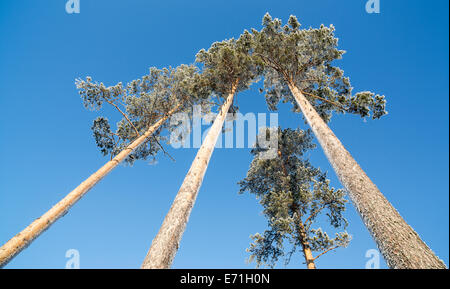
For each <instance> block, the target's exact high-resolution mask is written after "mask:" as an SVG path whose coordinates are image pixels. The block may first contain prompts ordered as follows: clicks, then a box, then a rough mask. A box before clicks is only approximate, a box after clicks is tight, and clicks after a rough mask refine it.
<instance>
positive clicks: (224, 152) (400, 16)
mask: <svg viewBox="0 0 450 289" xmlns="http://www.w3.org/2000/svg"><path fill="white" fill-rule="evenodd" d="M65 2H66V1H65V0H48V1H24V0H20V1H18V0H17V1H12V0H10V1H1V2H0V39H1V40H0V107H1V108H2V113H1V114H0V160H1V161H0V243H1V244H3V243H5V242H6V241H7V240H8V239H9V238H11V237H12V236H14V235H15V234H16V233H18V232H19V231H20V230H22V229H23V228H24V227H25V226H27V225H28V224H29V223H30V222H32V221H33V220H34V219H35V218H37V217H39V216H40V215H42V214H43V213H44V212H45V211H46V210H48V209H49V208H50V207H51V206H53V205H54V204H55V203H56V202H58V201H59V200H60V199H61V198H63V197H64V196H65V195H66V194H67V193H69V192H70V191H71V190H72V189H73V188H75V187H76V186H77V185H78V184H79V183H80V182H81V181H83V180H84V179H85V178H86V177H88V176H89V175H90V174H91V173H92V172H94V171H95V170H97V169H98V168H99V167H100V166H101V165H102V164H103V163H105V162H106V161H107V160H108V159H107V158H105V157H102V156H101V154H100V153H99V152H98V150H97V148H96V145H95V141H94V139H93V137H92V134H91V130H90V126H91V124H92V120H93V119H94V118H96V116H97V113H94V112H89V111H86V110H85V109H84V108H83V106H82V104H81V101H80V98H79V96H78V94H77V91H76V89H75V86H74V79H75V78H77V77H85V76H87V75H90V76H92V77H93V78H94V79H96V80H99V81H103V82H104V83H105V84H107V85H113V84H116V83H117V82H119V81H122V82H127V81H130V80H133V79H135V78H137V77H140V76H142V75H143V74H145V73H147V71H148V68H149V67H150V66H157V67H164V66H169V65H172V66H176V65H179V64H182V63H192V62H193V61H194V55H195V54H196V52H197V51H198V50H200V49H201V48H207V47H209V46H210V44H211V43H212V42H214V41H220V40H223V39H225V38H230V37H236V36H238V35H239V34H240V33H241V32H242V31H243V30H244V29H249V28H252V27H254V28H258V29H259V28H260V24H261V19H262V16H263V15H264V13H265V12H269V13H271V14H272V16H274V17H278V18H281V19H282V20H283V21H287V19H288V17H289V15H290V14H293V15H296V16H297V17H298V18H299V20H300V22H301V23H302V24H303V26H304V27H309V26H313V27H317V26H318V25H320V24H321V23H324V24H325V25H329V24H333V25H334V26H335V27H336V34H337V36H338V37H339V38H340V48H341V49H344V50H346V51H347V54H346V55H344V59H343V60H342V61H340V63H339V64H340V66H341V67H342V68H343V69H344V70H345V72H346V74H347V75H348V76H350V78H351V80H352V84H353V86H354V87H355V90H356V91H361V90H373V91H375V92H377V93H379V94H384V95H386V97H387V100H388V107H387V109H388V111H389V115H388V116H386V117H384V118H383V119H381V120H378V121H371V120H367V121H366V122H365V121H363V120H362V119H360V118H358V117H355V116H350V115H343V116H336V117H334V118H333V119H332V122H331V123H330V126H331V128H332V129H333V130H334V132H335V133H336V135H337V136H338V137H339V138H340V140H341V141H342V142H343V144H344V145H345V147H346V148H347V149H348V150H349V151H350V152H351V153H352V155H353V156H354V157H355V159H356V160H357V161H358V162H359V164H360V165H361V167H362V168H363V169H364V170H365V171H366V173H367V174H368V175H369V176H370V178H371V179H372V180H373V181H374V182H375V183H376V184H377V186H378V187H379V188H380V190H381V191H382V192H383V193H384V195H385V196H386V197H387V198H388V200H389V201H391V203H392V204H393V205H394V206H395V207H396V209H397V210H398V211H399V212H400V213H401V215H402V216H403V217H404V218H405V219H406V221H407V222H408V223H409V224H410V225H411V226H412V227H413V228H414V229H415V230H416V231H417V232H418V233H419V234H420V236H421V237H422V239H423V240H424V241H425V242H426V243H427V244H428V245H429V246H430V247H431V248H432V249H433V250H434V251H435V252H436V253H437V255H438V256H439V257H441V258H442V259H443V260H444V261H445V262H446V264H448V263H449V231H448V230H449V211H448V209H449V205H448V204H449V199H448V196H449V178H448V173H449V172H448V170H449V155H448V151H449V135H448V125H449V113H448V107H449V104H448V96H449V85H448V77H449V75H448V74H449V69H448V68H449V67H448V63H449V59H448V51H449V39H448V20H449V19H448V8H449V7H448V5H449V4H448V1H445V0H440V1H428V2H427V1H406V0H402V1H400V0H397V1H387V0H381V13H380V14H367V13H366V12H365V2H366V1H365V0H352V1H332V0H316V1H300V0H292V1H285V0H278V1H264V0H259V1H232V0H228V1H144V0H140V1H138V0H130V1H112V0H96V1H87V0H81V13H80V14H73V15H69V14H67V13H66V12H65ZM344 3H345V4H344ZM238 103H239V105H240V108H241V112H243V113H247V112H255V113H257V112H266V106H265V101H264V99H263V97H262V96H261V95H260V94H259V93H258V92H257V90H256V87H255V88H253V89H251V90H249V91H246V92H244V93H241V94H239V95H238ZM289 108H290V107H289V106H287V105H285V106H282V107H281V110H280V112H279V113H280V114H279V122H280V125H282V126H283V127H299V126H300V127H301V128H306V127H305V125H304V123H303V121H302V120H301V117H300V116H299V115H296V114H293V113H290V112H289ZM205 128H206V127H204V129H205ZM169 150H170V152H171V154H172V155H173V156H174V157H175V158H176V163H174V162H172V161H171V160H170V159H168V158H166V157H164V156H163V155H160V156H158V164H156V165H150V164H148V163H145V162H138V163H136V164H135V165H134V166H133V167H128V166H120V167H118V168H116V169H115V170H114V171H113V172H112V173H111V174H110V175H108V176H107V177H106V178H105V179H104V180H103V181H102V182H101V183H99V184H98V185H97V186H96V187H94V188H93V189H92V190H91V191H90V192H89V193H88V194H87V195H86V196H85V197H84V198H83V199H82V200H81V201H80V202H79V203H77V204H76V205H75V206H74V207H73V208H72V209H71V210H70V212H69V213H68V214H67V215H66V216H65V217H63V218H62V219H60V220H59V221H58V222H57V223H55V224H54V225H53V226H52V227H51V228H50V229H49V230H48V231H47V232H45V233H44V234H43V235H41V236H40V237H39V238H38V239H37V240H35V242H33V244H32V245H31V246H30V247H29V248H27V249H26V250H24V251H23V252H22V253H21V254H20V255H18V256H17V257H16V258H15V259H14V260H13V261H11V262H10V264H9V265H8V266H7V267H6V268H64V267H65V264H66V262H67V260H68V259H67V258H66V257H65V253H66V251H67V250H69V249H77V250H78V251H79V252H80V265H81V267H82V268H138V267H139V266H140V264H141V262H142V261H143V259H144V257H145V255H146V252H147V250H148V248H149V246H150V244H151V241H152V239H153V237H154V236H155V235H156V233H157V232H158V229H159V226H160V225H161V223H162V220H163V218H164V216H165V215H166V213H167V211H168V209H169V207H170V205H171V203H172V201H173V199H174V197H175V195H176V193H177V191H178V188H179V186H180V185H181V182H182V180H183V178H184V176H185V174H186V172H187V171H188V169H189V166H190V163H191V161H192V160H193V158H194V156H195V153H196V149H179V150H174V149H169ZM250 161H251V156H250V154H249V150H248V149H217V150H216V151H215V152H214V155H213V157H212V160H211V162H210V166H209V168H208V171H207V173H206V176H205V180H204V182H203V186H202V188H201V190H200V193H199V197H198V199H197V203H196V205H195V207H194V209H193V212H192V215H191V218H190V221H189V223H188V226H187V229H186V232H185V234H184V236H183V239H182V242H181V247H180V250H179V252H178V254H177V256H176V257H175V261H174V264H173V267H174V268H253V267H254V264H247V263H246V262H245V259H246V258H247V257H248V255H247V253H246V252H245V248H247V247H248V245H249V242H250V239H249V235H250V234H254V233H256V232H263V231H264V229H265V228H266V220H265V219H264V217H263V216H262V215H261V207H260V206H259V204H258V203H257V201H256V200H255V198H254V196H252V195H248V194H244V195H238V193H237V192H238V186H237V184H236V183H237V182H238V181H239V180H241V179H242V178H243V177H245V174H246V171H247V169H248V166H249V164H250ZM311 161H312V162H313V163H314V164H315V165H316V166H318V167H321V168H322V169H323V170H324V171H328V173H329V177H330V178H331V180H332V184H333V186H335V187H341V185H340V184H339V182H338V180H337V179H336V177H335V175H334V172H333V171H332V169H331V167H330V165H329V164H328V162H327V160H326V158H325V157H324V155H323V152H322V150H321V149H320V148H319V149H317V150H316V151H315V152H313V153H311ZM346 216H347V218H348V219H349V223H350V225H349V227H348V229H347V230H348V232H349V233H350V234H351V235H353V240H352V242H351V244H350V246H349V248H347V249H341V250H339V251H336V252H335V253H331V254H329V255H325V256H323V257H321V258H320V259H319V260H318V262H317V266H318V267H319V268H364V266H365V263H366V262H367V261H368V258H366V257H365V253H366V251H367V250H369V249H372V248H375V244H374V242H373V241H372V239H371V237H370V235H369V233H368V232H367V230H366V229H365V227H364V225H363V224H362V222H361V220H360V218H359V216H358V215H357V214H356V212H355V209H354V207H353V206H352V205H351V204H349V206H348V210H347V212H346ZM283 267H284V265H282V264H280V266H278V268H283ZM303 267H304V265H303V264H302V258H301V255H300V254H296V255H294V257H293V259H292V262H291V264H290V265H289V266H288V268H303ZM382 267H385V264H384V262H383V261H382Z"/></svg>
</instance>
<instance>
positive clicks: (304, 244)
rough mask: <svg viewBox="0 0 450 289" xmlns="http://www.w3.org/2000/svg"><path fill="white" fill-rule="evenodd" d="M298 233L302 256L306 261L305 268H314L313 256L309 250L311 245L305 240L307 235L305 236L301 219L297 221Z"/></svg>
mask: <svg viewBox="0 0 450 289" xmlns="http://www.w3.org/2000/svg"><path fill="white" fill-rule="evenodd" d="M298 233H299V235H300V236H299V237H300V242H301V243H302V249H303V256H304V257H305V261H306V268H308V269H316V264H315V263H314V260H315V258H314V257H313V254H312V252H311V247H310V245H309V242H308V241H307V237H308V236H306V230H305V227H304V226H303V223H302V222H301V221H300V222H299V223H298Z"/></svg>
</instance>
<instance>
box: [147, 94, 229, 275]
mask: <svg viewBox="0 0 450 289" xmlns="http://www.w3.org/2000/svg"><path fill="white" fill-rule="evenodd" d="M234 92H235V87H234V88H233V89H232V92H231V93H230V94H229V95H228V98H227V100H226V101H225V103H224V104H223V105H222V108H221V109H220V112H219V114H218V115H217V117H216V119H215V120H214V123H213V125H212V126H211V128H210V130H209V132H208V134H207V136H206V138H205V140H204V141H203V143H202V146H201V147H200V149H199V150H198V152H197V155H196V157H195V159H194V161H193V162H192V165H191V168H190V169H189V172H188V173H187V175H186V177H185V178H184V181H183V184H182V185H181V187H180V190H179V191H178V194H177V196H176V197H175V200H174V201H173V203H172V207H171V208H170V210H169V212H168V213H167V215H166V218H165V219H164V221H163V224H162V225H161V228H160V229H159V232H158V234H157V235H156V237H155V239H153V241H152V245H151V246H150V249H149V251H148V253H147V256H146V257H145V259H144V262H143V263H142V266H141V268H142V269H168V268H170V266H171V265H172V261H173V258H174V257H175V254H176V252H177V250H178V247H179V243H180V241H181V237H182V236H183V232H184V230H185V228H186V224H187V222H188V220H189V216H190V214H191V211H192V207H193V206H194V203H195V200H196V198H197V195H198V191H199V189H200V186H201V184H202V181H203V177H204V175H205V172H206V169H207V168H208V163H209V160H210V159H211V155H212V153H213V151H214V147H215V145H216V142H217V138H218V136H219V134H220V132H221V131H222V126H223V123H224V121H225V118H226V115H227V112H228V110H229V108H230V106H231V104H232V103H233V97H234Z"/></svg>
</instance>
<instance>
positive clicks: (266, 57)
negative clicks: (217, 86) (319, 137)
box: [251, 13, 387, 121]
mask: <svg viewBox="0 0 450 289" xmlns="http://www.w3.org/2000/svg"><path fill="white" fill-rule="evenodd" d="M262 24H263V28H262V29H261V30H260V31H258V30H255V29H253V30H252V33H251V34H252V50H251V51H252V53H253V55H255V56H257V57H259V58H260V60H261V62H260V63H261V64H262V69H263V71H264V72H263V74H264V90H265V92H266V100H267V104H268V106H269V109H271V110H276V109H277V105H278V103H279V102H280V101H283V102H292V103H293V105H294V111H297V112H299V111H300V110H299V107H298V105H297V103H296V102H295V100H294V98H293V97H292V94H291V92H290V90H289V87H288V84H289V83H291V84H293V85H295V86H297V87H298V88H299V89H300V91H302V93H303V94H304V95H305V96H306V98H307V99H308V100H309V101H310V103H311V104H312V105H313V106H314V107H315V109H316V110H317V112H318V113H319V114H320V115H321V117H322V118H323V119H324V120H325V121H329V120H330V118H331V114H332V112H333V111H336V112H339V113H345V112H347V113H353V114H358V115H360V116H361V117H368V116H371V117H372V118H373V119H377V118H380V117H381V116H383V115H385V114H386V113H387V112H386V110H385V107H386V100H385V97H384V96H381V95H375V93H373V92H370V91H364V92H359V93H356V94H355V95H352V89H353V88H352V87H351V85H350V80H349V78H348V77H345V76H344V71H343V70H342V69H340V68H339V67H337V66H335V65H334V62H335V60H338V59H341V58H342V55H343V54H344V53H345V51H343V50H339V49H338V39H337V38H336V37H335V36H334V31H335V29H334V27H333V25H330V26H329V27H325V26H324V25H321V26H320V28H309V29H301V25H300V23H299V22H298V20H297V18H296V17H295V16H292V15H291V16H290V18H289V20H288V23H287V24H286V25H284V26H283V25H282V22H281V20H279V19H277V18H275V19H272V17H271V16H270V15H269V14H268V13H267V14H266V15H265V16H264V18H263V23H262Z"/></svg>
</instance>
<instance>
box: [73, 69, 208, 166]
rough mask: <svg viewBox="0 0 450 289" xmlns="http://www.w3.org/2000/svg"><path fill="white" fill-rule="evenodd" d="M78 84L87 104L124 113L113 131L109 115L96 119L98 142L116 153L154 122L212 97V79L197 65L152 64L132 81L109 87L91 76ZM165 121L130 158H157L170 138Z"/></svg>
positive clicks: (95, 135) (107, 150) (95, 126)
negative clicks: (172, 112) (209, 79)
mask: <svg viewBox="0 0 450 289" xmlns="http://www.w3.org/2000/svg"><path fill="white" fill-rule="evenodd" d="M76 86H77V88H78V89H79V94H80V96H81V98H82V99H83V103H84V105H85V107H86V108H88V109H94V110H98V109H100V108H101V107H102V105H103V104H104V103H107V104H110V105H111V106H113V107H114V108H115V109H116V110H117V111H118V112H119V113H120V114H121V116H122V119H121V120H120V121H119V122H118V123H117V125H116V130H115V131H112V129H111V125H110V124H109V121H108V119H107V118H105V117H102V116H100V117H98V118H97V119H95V120H94V123H93V126H92V130H93V134H94V138H95V140H96V143H97V146H98V147H99V149H100V151H101V152H102V153H103V155H111V157H113V156H114V155H116V154H117V153H119V152H120V151H121V150H123V149H125V148H126V146H127V145H128V144H129V143H130V142H132V141H133V140H134V139H136V138H137V137H138V136H140V135H141V134H143V133H144V132H145V131H146V130H147V129H148V128H149V127H150V126H151V125H153V124H154V123H155V122H156V121H158V120H159V119H160V118H162V117H163V116H165V115H166V114H167V113H169V111H171V110H172V109H174V108H176V107H178V109H177V111H188V112H189V111H190V109H191V106H192V105H193V104H201V105H202V104H204V102H206V101H207V100H208V98H209V95H210V91H211V89H210V87H209V85H208V81H207V80H206V79H205V78H204V77H203V76H202V75H201V74H200V73H199V69H198V68H197V67H196V66H194V65H180V66H178V67H176V68H171V67H169V68H163V69H158V68H154V67H152V68H150V71H149V74H146V75H144V76H142V77H141V78H139V79H136V80H133V81H131V82H129V83H128V84H127V85H126V86H123V84H122V83H118V84H117V85H114V86H109V87H106V86H105V85H104V84H103V83H98V82H94V81H93V80H92V78H91V77H87V78H86V80H82V79H77V80H76ZM166 127H167V124H166V123H165V124H163V125H162V126H161V127H160V128H159V129H158V130H157V131H155V133H154V134H153V136H152V137H151V138H149V139H148V140H147V141H146V142H145V143H144V144H142V145H141V146H140V147H138V148H137V149H136V150H135V151H134V152H133V153H132V154H130V156H129V157H128V158H127V159H126V161H127V162H128V163H130V164H132V163H133V162H134V161H135V160H137V159H144V160H146V159H148V158H153V159H154V157H155V155H156V154H157V152H158V151H159V150H160V149H162V146H161V144H160V142H161V141H164V140H166V136H163V135H162V134H161V132H162V131H163V130H164V129H165V128H166Z"/></svg>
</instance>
